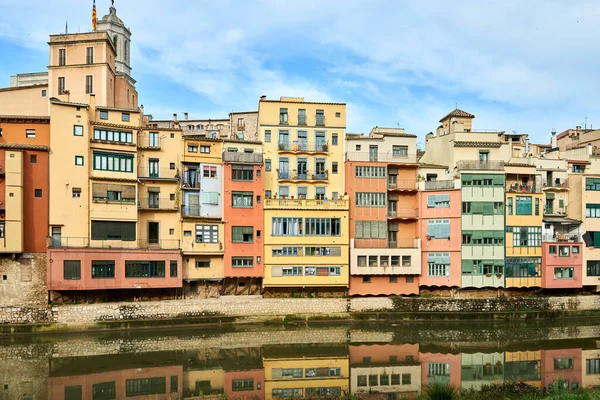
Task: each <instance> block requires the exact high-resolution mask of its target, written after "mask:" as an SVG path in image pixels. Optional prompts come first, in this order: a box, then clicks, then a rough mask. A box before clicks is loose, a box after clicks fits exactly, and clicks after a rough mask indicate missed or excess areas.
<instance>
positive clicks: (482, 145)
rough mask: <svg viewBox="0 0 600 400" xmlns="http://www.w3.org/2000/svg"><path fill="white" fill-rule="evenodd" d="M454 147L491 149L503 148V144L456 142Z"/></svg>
mask: <svg viewBox="0 0 600 400" xmlns="http://www.w3.org/2000/svg"><path fill="white" fill-rule="evenodd" d="M454 147H491V148H498V147H502V143H499V142H467V141H460V140H458V141H455V142H454Z"/></svg>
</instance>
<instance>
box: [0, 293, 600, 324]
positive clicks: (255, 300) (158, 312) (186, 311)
mask: <svg viewBox="0 0 600 400" xmlns="http://www.w3.org/2000/svg"><path fill="white" fill-rule="evenodd" d="M598 309H600V296H579V297H574V296H573V297H521V298H491V299H477V298H470V299H448V298H402V297H392V298H388V297H370V298H352V299H337V298H329V299H324V298H317V299H290V298H285V299H284V298H269V299H263V298H260V297H254V296H240V297H222V298H219V299H187V300H166V301H160V302H158V301H157V302H138V303H100V304H82V305H62V306H59V307H52V308H42V307H40V308H35V307H0V324H1V323H4V324H31V323H61V324H91V323H96V322H105V321H134V320H160V319H176V318H192V317H202V316H210V315H223V316H235V317H264V316H282V315H295V314H305V315H331V314H338V315H340V314H342V315H343V314H348V313H349V312H369V311H395V312H409V313H428V312H444V313H447V312H450V313H451V312H465V313H486V312H511V311H582V310H598Z"/></svg>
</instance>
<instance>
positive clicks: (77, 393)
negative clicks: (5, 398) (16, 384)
mask: <svg viewBox="0 0 600 400" xmlns="http://www.w3.org/2000/svg"><path fill="white" fill-rule="evenodd" d="M4 389H6V387H5V388H4ZM81 399H83V389H82V386H81V385H73V386H65V400H81Z"/></svg>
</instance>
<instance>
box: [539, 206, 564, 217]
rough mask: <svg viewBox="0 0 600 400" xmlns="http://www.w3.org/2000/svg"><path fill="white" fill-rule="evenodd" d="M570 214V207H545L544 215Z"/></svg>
mask: <svg viewBox="0 0 600 400" xmlns="http://www.w3.org/2000/svg"><path fill="white" fill-rule="evenodd" d="M566 215H568V208H567V207H562V208H554V207H544V216H554V217H564V216H566Z"/></svg>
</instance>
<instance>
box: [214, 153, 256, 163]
mask: <svg viewBox="0 0 600 400" xmlns="http://www.w3.org/2000/svg"><path fill="white" fill-rule="evenodd" d="M223 162H232V163H249V164H262V162H263V155H262V153H245V152H234V151H224V152H223Z"/></svg>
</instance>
